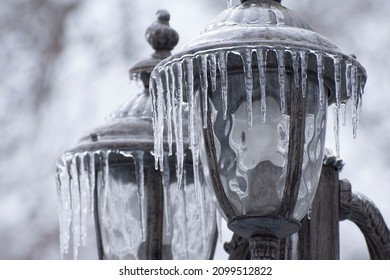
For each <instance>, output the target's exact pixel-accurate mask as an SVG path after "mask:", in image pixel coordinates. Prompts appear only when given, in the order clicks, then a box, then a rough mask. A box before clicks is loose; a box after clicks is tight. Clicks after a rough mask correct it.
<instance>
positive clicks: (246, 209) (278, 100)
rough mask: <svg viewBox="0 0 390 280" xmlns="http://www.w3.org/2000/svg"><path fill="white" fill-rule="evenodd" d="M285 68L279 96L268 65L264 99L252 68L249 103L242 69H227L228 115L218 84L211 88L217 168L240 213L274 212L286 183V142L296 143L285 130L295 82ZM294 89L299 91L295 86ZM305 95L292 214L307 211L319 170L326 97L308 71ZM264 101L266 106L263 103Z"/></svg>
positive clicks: (297, 216)
mask: <svg viewBox="0 0 390 280" xmlns="http://www.w3.org/2000/svg"><path fill="white" fill-rule="evenodd" d="M287 74H288V75H286V77H285V85H284V86H285V91H284V96H282V95H281V91H280V88H281V84H280V82H279V76H278V71H277V70H276V71H272V70H268V71H267V73H266V100H265V102H264V101H262V100H261V92H260V82H259V79H258V76H259V75H258V73H257V72H256V71H253V99H252V104H248V101H247V89H246V84H245V73H242V72H241V73H240V72H237V73H234V72H233V73H231V72H229V78H228V94H227V100H226V103H227V104H228V105H227V114H226V119H225V118H224V113H223V111H224V108H223V103H224V102H222V101H221V96H222V94H221V87H220V86H217V89H216V91H214V92H209V96H210V97H209V104H210V106H209V107H210V109H211V111H212V112H211V123H212V131H213V136H214V143H215V155H216V157H217V159H216V162H217V165H218V166H217V168H218V169H217V170H218V173H219V174H220V179H221V183H222V186H223V189H224V192H225V194H226V196H227V198H228V200H229V202H230V204H231V205H232V207H233V209H234V212H235V213H236V215H238V216H241V215H260V216H276V215H278V213H279V208H280V205H281V202H282V199H283V193H284V189H285V187H286V186H285V184H286V174H287V166H288V160H289V158H288V150H289V145H290V144H294V143H289V133H290V112H291V102H290V100H291V96H292V94H293V92H294V88H293V87H295V83H294V77H293V75H292V74H291V73H287ZM219 84H220V83H218V82H217V85H219ZM295 94H302V92H301V90H299V91H298V92H297V91H296V90H295ZM305 96H306V104H307V106H306V120H305V121H306V126H305V132H304V135H305V136H304V137H305V144H304V154H303V164H302V176H301V181H300V188H299V194H298V199H297V204H296V207H295V211H294V214H293V218H294V219H296V220H301V219H302V218H303V217H304V216H305V215H306V214H307V212H308V210H309V207H310V204H311V202H312V200H313V197H314V194H315V191H316V188H317V184H318V181H319V176H320V172H321V166H322V160H323V151H324V141H325V131H326V110H327V99H326V97H325V96H322V97H320V91H319V88H318V81H317V77H311V76H309V77H308V79H307V92H306V94H305ZM264 105H265V106H266V110H264V108H262V106H264ZM283 106H284V112H282V107H283ZM249 119H252V123H250V121H249ZM201 154H202V160H203V164H204V165H206V166H207V162H208V159H207V154H206V152H205V151H203V152H202V153H201ZM206 173H207V172H206ZM208 179H209V180H210V178H208ZM209 184H212V183H211V182H209ZM221 212H223V211H221Z"/></svg>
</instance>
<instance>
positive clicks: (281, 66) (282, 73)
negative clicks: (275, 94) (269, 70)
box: [276, 50, 286, 114]
mask: <svg viewBox="0 0 390 280" xmlns="http://www.w3.org/2000/svg"><path fill="white" fill-rule="evenodd" d="M276 55H277V59H278V75H279V90H280V108H281V111H282V114H285V113H286V95H285V94H286V92H285V90H286V89H285V79H286V68H285V61H284V50H277V52H276Z"/></svg>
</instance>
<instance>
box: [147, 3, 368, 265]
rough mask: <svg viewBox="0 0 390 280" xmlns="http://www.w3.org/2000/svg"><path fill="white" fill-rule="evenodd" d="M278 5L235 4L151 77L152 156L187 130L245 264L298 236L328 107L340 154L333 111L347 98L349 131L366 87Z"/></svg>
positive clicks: (332, 49)
mask: <svg viewBox="0 0 390 280" xmlns="http://www.w3.org/2000/svg"><path fill="white" fill-rule="evenodd" d="M280 2H281V1H275V0H248V1H244V0H242V1H241V5H238V6H235V7H232V8H230V9H227V10H225V11H224V12H222V13H221V14H220V15H219V16H217V17H216V18H215V19H214V20H213V21H212V22H211V23H210V24H209V25H208V26H207V27H206V29H205V31H204V32H203V33H202V34H201V35H200V36H199V37H197V38H195V39H194V40H192V41H190V42H189V43H188V44H186V45H185V46H184V48H183V49H182V50H181V51H180V52H179V53H178V54H176V55H173V56H171V57H169V58H167V59H165V60H163V61H162V62H161V63H160V64H159V65H157V66H156V68H155V69H154V71H153V72H152V76H151V94H152V98H153V113H154V135H155V157H156V159H157V160H159V161H162V160H163V158H164V153H165V151H166V150H167V149H168V146H169V145H166V143H164V141H163V139H164V135H165V133H168V137H170V135H175V136H176V138H177V139H181V138H182V137H183V126H188V129H189V135H190V149H191V150H192V153H193V157H194V161H193V163H194V165H195V169H196V170H203V172H204V174H205V176H206V180H207V182H208V185H209V186H211V187H212V190H213V191H212V192H213V193H214V196H215V198H216V201H217V202H218V208H219V209H220V211H221V213H222V214H223V216H224V217H225V219H226V220H227V223H228V227H229V228H230V229H231V230H232V231H233V232H234V233H235V234H237V235H239V236H241V237H244V238H247V239H249V244H250V251H251V256H252V259H278V258H280V240H281V239H284V238H287V237H289V236H291V235H292V234H294V233H296V232H298V231H299V229H300V226H301V221H302V220H303V218H304V217H305V216H306V215H307V213H308V212H309V209H310V207H311V205H312V201H313V198H314V196H315V194H316V189H317V186H318V183H319V178H320V175H321V168H322V164H323V158H324V142H325V132H326V131H325V130H326V120H327V113H326V112H327V107H328V106H330V105H333V106H334V116H335V118H334V119H335V120H334V122H335V125H334V127H335V136H336V150H337V151H338V150H339V144H338V129H339V128H338V127H339V114H340V111H342V110H344V109H345V103H346V102H347V100H351V103H352V104H351V107H352V121H353V128H354V133H356V129H357V126H358V120H359V116H360V107H361V98H362V94H363V89H364V85H365V82H366V72H365V69H364V68H363V67H362V66H361V65H360V63H359V62H358V61H357V60H356V58H355V57H354V56H347V55H345V54H343V53H341V52H340V50H339V49H338V48H337V47H336V46H335V45H334V44H333V43H331V42H330V41H329V40H327V39H326V38H324V37H322V36H321V35H319V34H317V33H315V32H313V31H312V29H311V28H310V26H309V25H308V24H307V23H306V21H305V20H304V19H303V18H301V17H300V16H298V15H297V14H295V13H294V12H292V11H290V10H288V9H286V8H285V7H283V6H282V5H281V4H280ZM183 103H184V104H185V105H186V106H188V110H187V111H188V123H185V122H183V118H184V116H185V115H184V114H182V111H181V110H180V109H179V110H178V109H177V107H178V104H179V105H180V106H182V105H181V104H183ZM175 108H176V109H175ZM186 118H187V117H186ZM171 137H172V136H171ZM177 149H178V150H177V165H178V168H179V172H178V178H179V179H180V177H181V176H183V174H182V172H181V171H180V167H181V166H182V165H183V158H182V157H181V155H182V154H183V148H182V147H181V146H177ZM336 219H338V217H336Z"/></svg>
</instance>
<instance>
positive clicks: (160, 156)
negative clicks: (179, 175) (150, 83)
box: [155, 75, 165, 171]
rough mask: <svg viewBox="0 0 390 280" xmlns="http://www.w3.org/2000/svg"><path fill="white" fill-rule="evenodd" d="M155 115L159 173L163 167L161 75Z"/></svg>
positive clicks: (162, 96)
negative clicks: (156, 120)
mask: <svg viewBox="0 0 390 280" xmlns="http://www.w3.org/2000/svg"><path fill="white" fill-rule="evenodd" d="M156 82H157V115H158V123H157V126H158V128H157V133H158V134H157V137H158V138H159V142H158V144H159V146H158V149H157V151H158V153H157V154H156V155H155V156H157V158H158V160H159V163H160V171H162V169H163V166H164V95H165V94H164V87H163V83H162V80H161V75H159V76H158V78H157V80H156ZM157 168H158V167H157Z"/></svg>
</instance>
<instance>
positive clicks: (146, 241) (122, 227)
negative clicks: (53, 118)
mask: <svg viewBox="0 0 390 280" xmlns="http://www.w3.org/2000/svg"><path fill="white" fill-rule="evenodd" d="M169 20H170V15H169V13H168V12H167V11H165V10H160V11H158V12H157V20H156V21H155V22H154V23H153V24H152V25H151V26H150V27H149V28H148V29H147V30H146V39H147V41H148V42H149V44H150V45H151V46H152V47H153V48H154V50H155V53H154V54H153V55H152V57H151V58H149V59H146V60H142V61H140V62H138V63H137V64H135V65H134V66H133V67H132V68H131V69H130V76H131V78H132V79H136V80H139V81H142V83H143V86H144V89H143V91H142V92H141V93H139V94H137V95H135V96H133V97H132V98H131V99H130V100H129V101H128V102H127V103H125V104H124V105H122V106H121V107H120V108H119V109H118V110H116V111H115V112H114V113H113V114H112V115H111V116H110V118H109V119H108V120H107V121H106V123H105V124H104V125H102V126H99V127H97V128H96V129H94V130H92V131H91V132H89V133H87V134H86V135H85V136H84V137H82V138H81V140H80V142H79V144H78V145H77V146H76V147H74V148H72V149H70V150H68V151H66V152H65V153H64V154H63V155H61V157H60V159H59V162H58V167H57V187H58V196H59V208H60V210H59V214H60V229H61V251H62V253H67V252H68V251H69V248H68V247H69V244H70V241H73V253H74V256H75V257H77V252H78V249H79V246H80V245H81V244H83V243H84V244H85V242H86V239H87V220H88V217H89V213H91V214H92V216H93V217H94V222H95V229H96V236H97V247H98V253H99V258H100V259H209V258H212V257H213V255H214V250H215V244H216V220H215V206H214V204H213V203H212V201H211V197H210V195H209V194H208V192H205V191H204V190H205V189H204V188H203V187H202V188H201V187H200V186H198V184H202V182H203V181H202V179H203V178H202V174H199V173H194V169H193V165H192V158H191V154H190V153H183V154H182V158H183V164H182V172H183V176H182V177H181V178H180V182H178V181H176V176H175V173H176V172H175V162H174V161H173V160H172V159H171V158H172V157H171V156H170V154H171V153H172V152H174V151H175V149H176V146H177V142H176V141H175V140H172V138H167V137H165V138H164V139H163V141H164V142H166V143H168V142H169V145H170V147H171V150H170V151H169V152H167V153H165V154H164V155H163V157H164V159H165V161H164V163H162V166H164V171H163V172H160V171H159V170H156V169H155V160H154V157H153V156H152V151H153V129H152V118H151V99H150V95H149V77H150V73H151V71H152V70H153V68H154V67H155V66H156V64H157V63H158V62H160V61H161V60H162V59H164V58H166V57H168V56H170V55H171V50H172V49H173V48H174V46H175V45H176V44H177V42H178V34H177V33H176V31H174V30H173V29H172V28H171V27H170V26H169ZM183 129H184V131H185V130H186V128H183ZM180 145H181V147H186V146H188V138H187V137H183V138H182V139H180ZM162 166H161V167H162ZM195 171H196V170H195Z"/></svg>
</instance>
